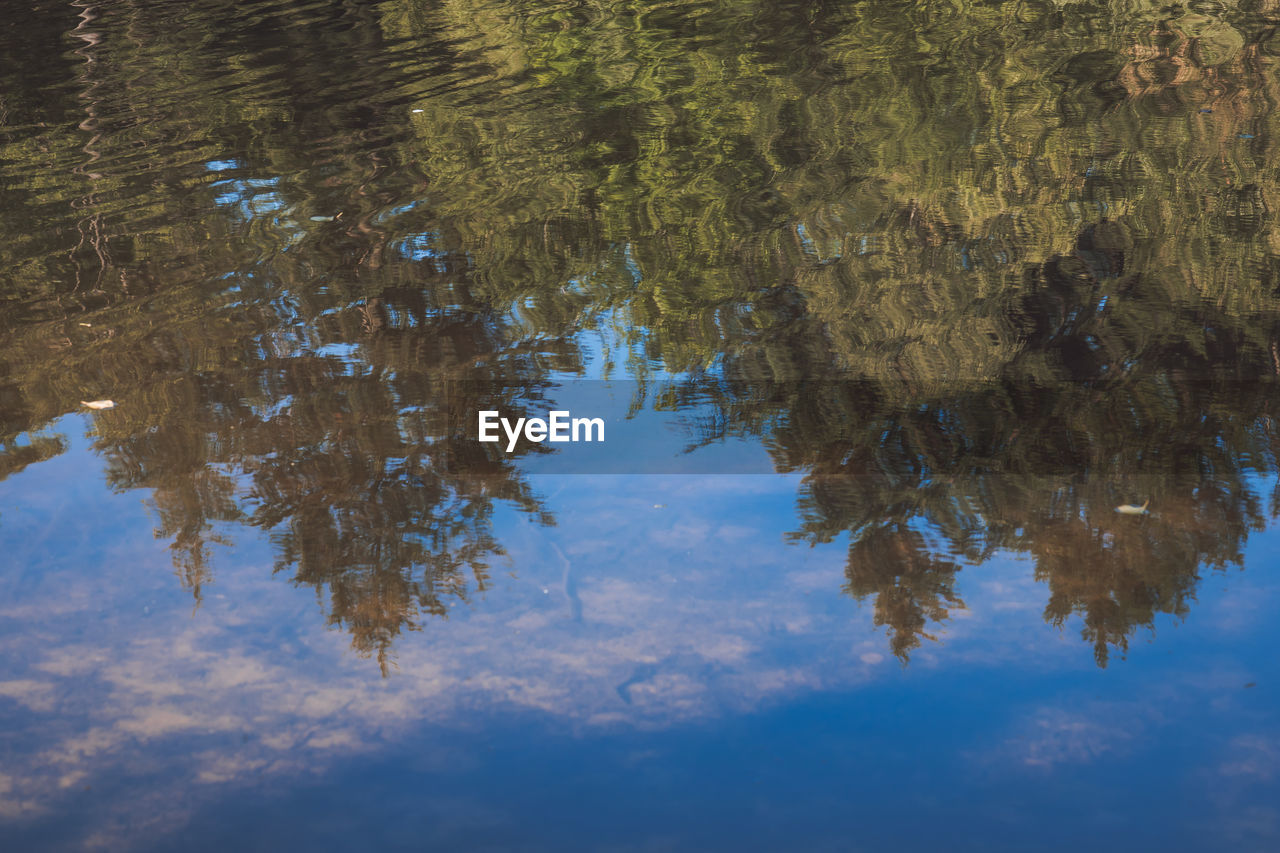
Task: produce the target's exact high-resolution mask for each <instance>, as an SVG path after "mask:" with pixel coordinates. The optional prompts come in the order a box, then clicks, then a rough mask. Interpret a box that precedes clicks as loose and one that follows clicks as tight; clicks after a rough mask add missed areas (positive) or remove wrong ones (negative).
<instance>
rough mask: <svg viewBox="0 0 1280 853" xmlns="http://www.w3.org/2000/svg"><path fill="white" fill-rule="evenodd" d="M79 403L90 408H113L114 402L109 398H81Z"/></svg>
mask: <svg viewBox="0 0 1280 853" xmlns="http://www.w3.org/2000/svg"><path fill="white" fill-rule="evenodd" d="M80 405H82V406H88V407H89V408H91V409H113V408H115V405H116V404H115V403H114V402H113V401H111V400H81V401H80Z"/></svg>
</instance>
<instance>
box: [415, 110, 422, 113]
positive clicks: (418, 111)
mask: <svg viewBox="0 0 1280 853" xmlns="http://www.w3.org/2000/svg"><path fill="white" fill-rule="evenodd" d="M414 112H415V113H420V112H422V110H414Z"/></svg>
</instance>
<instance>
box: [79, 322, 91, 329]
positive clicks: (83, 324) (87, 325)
mask: <svg viewBox="0 0 1280 853" xmlns="http://www.w3.org/2000/svg"><path fill="white" fill-rule="evenodd" d="M80 325H81V326H86V327H88V328H90V329H92V328H93V326H92V325H90V324H89V323H81V324H80Z"/></svg>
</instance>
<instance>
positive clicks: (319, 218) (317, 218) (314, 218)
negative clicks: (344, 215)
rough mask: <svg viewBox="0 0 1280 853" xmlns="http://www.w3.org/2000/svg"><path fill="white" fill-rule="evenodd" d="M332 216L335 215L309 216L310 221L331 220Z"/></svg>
mask: <svg viewBox="0 0 1280 853" xmlns="http://www.w3.org/2000/svg"><path fill="white" fill-rule="evenodd" d="M334 218H335V217H332V216H313V217H311V221H312V222H332V221H333V220H334Z"/></svg>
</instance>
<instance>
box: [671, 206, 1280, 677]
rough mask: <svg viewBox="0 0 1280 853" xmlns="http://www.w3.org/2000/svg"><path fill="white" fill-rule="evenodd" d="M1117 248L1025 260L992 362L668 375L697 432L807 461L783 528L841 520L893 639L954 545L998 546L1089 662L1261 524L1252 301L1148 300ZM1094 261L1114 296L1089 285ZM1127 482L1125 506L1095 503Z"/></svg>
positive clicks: (1085, 238) (1263, 368)
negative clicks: (1141, 509)
mask: <svg viewBox="0 0 1280 853" xmlns="http://www.w3.org/2000/svg"><path fill="white" fill-rule="evenodd" d="M1135 254H1136V253H1134V252H1132V251H1130V250H1128V249H1127V248H1126V243H1125V240H1124V237H1123V234H1122V232H1120V231H1118V229H1116V228H1115V227H1114V226H1111V225H1108V224H1107V223H1102V224H1101V225H1100V226H1098V227H1093V228H1089V229H1087V230H1086V231H1085V232H1084V233H1083V234H1082V235H1081V237H1080V239H1079V240H1078V241H1077V243H1076V251H1075V252H1074V253H1073V254H1072V255H1068V256H1062V257H1055V258H1051V259H1049V260H1048V261H1047V262H1046V263H1045V264H1044V265H1043V266H1042V267H1041V268H1040V269H1039V270H1036V271H1034V275H1028V276H1027V284H1026V287H1025V289H1024V294H1023V296H1022V298H1020V299H1019V300H1017V301H1016V302H1014V303H1013V304H1012V305H1011V306H1010V308H1009V309H1008V313H1007V315H1006V319H1005V320H1003V321H1002V322H1005V323H1007V324H1009V325H1010V326H1012V327H1014V328H1019V329H1021V330H1022V331H1021V332H1020V335H1019V337H1020V339H1021V341H1022V343H1021V345H1020V347H1019V349H1018V351H1017V352H1016V353H1015V354H1014V356H1013V357H1011V358H1010V359H1009V360H1008V361H1007V363H1006V364H1005V365H1003V367H1002V368H1001V371H1000V374H998V375H997V376H996V377H994V379H995V381H991V380H990V379H985V378H984V379H983V381H967V382H966V381H956V382H953V383H946V384H933V385H930V384H924V383H918V382H913V381H912V379H911V377H910V376H909V375H908V376H904V377H902V378H897V377H893V376H885V374H883V373H880V372H876V371H873V372H871V375H870V376H867V377H862V378H858V377H856V375H855V376H854V377H851V378H849V379H847V380H843V381H838V380H826V381H812V380H810V381H800V382H794V383H787V382H782V383H777V382H763V383H762V382H717V383H712V385H711V388H712V389H713V393H710V394H709V393H708V386H707V384H706V383H701V384H698V383H693V384H691V385H690V390H689V392H688V393H689V395H690V397H692V396H695V395H697V396H700V397H701V398H703V399H705V398H707V397H710V399H711V400H712V401H713V402H715V403H717V404H718V405H719V406H721V407H722V409H723V411H724V412H725V414H724V416H723V417H721V418H719V419H714V420H712V421H711V423H715V424H719V425H720V426H719V429H720V432H719V433H718V434H723V433H726V432H735V431H737V432H744V433H749V434H751V433H759V434H762V435H764V436H765V437H766V439H765V440H766V441H767V442H768V443H769V445H770V447H771V450H772V452H773V454H774V458H775V460H776V463H777V464H778V465H779V467H781V468H783V469H786V470H800V471H804V472H806V473H807V477H806V480H805V484H804V486H803V489H802V494H801V499H800V505H801V511H802V514H803V517H804V523H803V526H802V528H801V531H800V532H799V533H798V534H797V535H798V536H799V537H800V538H802V539H806V540H809V541H812V542H825V541H830V540H832V539H834V538H835V537H837V536H840V535H842V534H844V533H846V532H848V533H849V534H850V536H851V545H850V552H849V561H848V569H847V571H848V577H849V586H848V587H847V588H848V590H849V592H850V593H851V594H853V595H855V596H857V597H859V598H862V597H868V596H874V598H875V621H876V623H877V624H883V625H886V626H888V627H889V629H890V631H891V633H892V635H893V641H892V647H893V650H894V652H895V653H896V654H898V655H899V656H900V657H903V658H904V659H905V657H906V656H907V654H908V653H909V652H910V650H911V649H912V648H914V647H915V646H916V645H918V643H919V638H920V637H927V636H928V634H927V633H926V625H927V623H928V622H930V621H933V622H938V621H942V620H944V619H945V618H946V616H947V606H948V605H952V606H954V605H958V604H959V601H958V598H957V597H956V595H955V593H954V591H953V584H954V581H955V574H956V572H957V570H958V565H957V560H958V559H962V560H963V561H966V562H970V563H980V562H982V561H984V560H985V559H987V558H989V557H990V556H991V555H992V554H993V553H994V552H996V551H998V550H1003V551H1012V552H1015V553H1025V554H1027V555H1029V556H1031V557H1032V558H1033V559H1034V561H1035V565H1036V576H1037V578H1038V579H1039V580H1040V581H1042V582H1044V583H1045V584H1046V585H1047V586H1048V590H1049V602H1048V605H1047V607H1046V609H1045V618H1046V620H1048V621H1050V622H1052V623H1054V624H1057V625H1063V624H1065V622H1066V621H1067V619H1068V618H1069V617H1072V616H1073V615H1079V617H1080V618H1081V620H1082V623H1083V629H1082V632H1083V636H1084V638H1085V639H1086V640H1087V641H1088V642H1090V643H1091V644H1092V645H1093V647H1094V650H1095V655H1096V658H1097V660H1098V663H1099V664H1100V665H1105V664H1106V662H1107V659H1108V656H1109V654H1110V651H1111V650H1112V649H1120V650H1122V651H1123V650H1124V649H1125V648H1126V647H1127V643H1128V638H1129V636H1130V635H1131V634H1132V633H1133V632H1134V631H1135V630H1136V629H1137V628H1139V627H1141V626H1151V625H1152V624H1153V621H1154V619H1155V617H1156V615H1157V614H1161V613H1164V614H1171V615H1175V616H1181V615H1183V614H1185V612H1186V610H1187V607H1188V603H1189V602H1190V601H1191V600H1192V598H1193V597H1194V591H1195V586H1196V583H1197V581H1198V580H1199V572H1200V570H1201V568H1202V567H1205V566H1208V567H1213V568H1215V569H1222V568H1225V567H1227V566H1228V565H1233V564H1234V565H1239V564H1241V562H1242V553H1243V544H1244V542H1245V540H1246V538H1247V536H1248V534H1249V532H1251V531H1255V530H1259V529H1262V527H1263V525H1264V520H1263V516H1262V510H1261V500H1260V498H1259V496H1258V495H1257V494H1256V493H1255V488H1254V486H1253V485H1252V483H1251V477H1253V476H1255V475H1256V474H1259V473H1267V472H1275V470H1276V463H1275V460H1276V451H1277V449H1278V447H1277V444H1276V440H1277V439H1276V436H1275V435H1274V432H1273V427H1272V424H1273V421H1272V417H1273V414H1274V413H1273V409H1274V403H1273V400H1272V398H1273V396H1274V395H1273V390H1274V388H1275V387H1276V383H1277V380H1276V378H1275V372H1276V368H1275V363H1274V358H1273V355H1272V353H1273V349H1274V347H1275V346H1276V342H1277V340H1278V337H1277V327H1276V324H1275V322H1274V320H1273V319H1272V318H1271V315H1269V314H1267V313H1262V312H1259V313H1257V314H1241V313H1228V312H1224V311H1222V310H1220V309H1217V308H1215V307H1214V306H1211V305H1207V304H1205V303H1204V302H1200V301H1195V302H1179V301H1177V300H1173V301H1169V300H1166V299H1161V298H1160V294H1159V289H1158V286H1157V285H1158V283H1157V282H1153V281H1151V280H1149V279H1148V278H1147V277H1146V276H1144V275H1142V274H1138V273H1134V274H1129V275H1127V276H1122V275H1121V274H1122V273H1123V271H1125V270H1126V269H1128V268H1129V267H1130V266H1137V267H1138V268H1143V267H1144V266H1145V265H1144V264H1142V263H1135V258H1134V255H1135ZM1138 260H1139V261H1141V260H1142V258H1141V257H1140V256H1139V257H1138ZM1105 277H1118V278H1116V280H1115V282H1114V283H1113V284H1112V285H1111V289H1110V294H1109V296H1110V300H1112V301H1113V302H1116V303H1119V304H1115V305H1112V306H1108V305H1107V300H1106V299H1103V298H1100V295H1099V290H1100V289H1101V286H1102V281H1103V280H1104V278H1105ZM794 317H795V319H794V320H793V321H792V323H793V324H794V325H795V326H796V327H797V328H799V327H803V325H804V324H806V323H814V319H813V318H810V317H806V316H805V314H804V312H803V311H799V310H797V311H795V312H794ZM789 334H796V332H791V333H789ZM829 334H830V332H829V329H828V330H827V331H826V332H821V331H818V330H816V329H815V331H814V332H812V333H810V334H809V335H808V336H807V340H808V341H809V345H808V347H807V349H805V350H804V351H803V352H804V353H805V357H806V358H809V359H812V361H809V362H807V363H801V364H800V367H799V370H798V372H799V375H802V376H831V377H835V376H840V375H841V373H840V371H838V370H835V369H833V368H831V367H824V366H823V364H822V361H823V356H822V354H821V350H822V348H823V347H824V346H829V347H830V350H831V354H830V355H829V356H828V357H827V358H828V359H829V361H828V364H830V363H832V362H835V363H839V361H840V360H842V359H841V358H840V357H839V356H838V355H836V354H835V353H836V352H838V351H839V347H840V346H841V345H843V344H844V343H846V342H844V341H841V340H835V341H831V342H830V343H828V342H829V341H830V338H829ZM797 337H800V335H797ZM815 342H817V343H815ZM772 346H776V344H775V343H771V342H769V341H768V340H765V341H762V342H761V344H760V347H761V349H762V351H763V352H764V353H766V354H767V353H768V352H769V351H770V347H772ZM796 352H798V351H797V350H795V349H793V350H792V353H793V354H794V353H796ZM738 358H739V359H740V361H734V360H730V361H729V362H728V364H727V369H728V370H730V371H732V370H735V369H736V370H738V371H739V372H740V373H741V374H743V375H748V376H750V375H759V365H760V359H761V354H760V353H759V352H752V351H751V350H750V349H744V350H742V351H740V353H739V355H738ZM775 361H776V360H775ZM771 363H774V362H771ZM789 369H794V367H792V368H789ZM714 389H718V390H714ZM716 435H717V434H711V435H706V436H704V439H705V440H711V439H713V438H715V437H716ZM1146 500H1150V502H1151V510H1152V511H1151V512H1150V513H1149V514H1147V515H1143V516H1139V517H1132V516H1124V515H1121V514H1118V513H1116V512H1115V510H1114V508H1115V507H1116V506H1117V505H1119V504H1122V503H1131V502H1136V503H1139V504H1140V503H1143V502H1144V501H1146ZM921 531H927V533H928V536H926V535H924V533H922V532H921ZM930 539H932V540H934V541H936V542H937V545H936V546H934V547H930V545H929V540H930Z"/></svg>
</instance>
